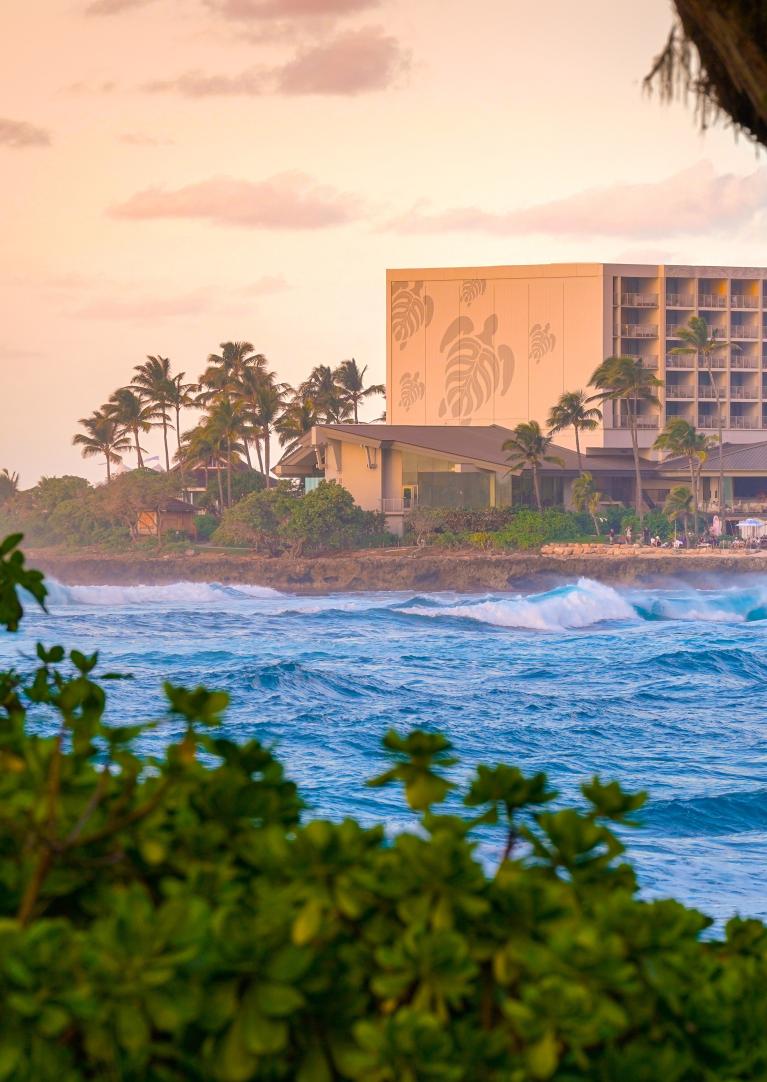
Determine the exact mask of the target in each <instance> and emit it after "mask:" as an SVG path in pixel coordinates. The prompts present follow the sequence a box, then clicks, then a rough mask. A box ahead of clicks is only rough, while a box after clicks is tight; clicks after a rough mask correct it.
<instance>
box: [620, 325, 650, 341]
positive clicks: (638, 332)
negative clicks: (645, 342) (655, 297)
mask: <svg viewBox="0 0 767 1082" xmlns="http://www.w3.org/2000/svg"><path fill="white" fill-rule="evenodd" d="M621 337H622V338H657V337H658V324H657V323H647V324H645V325H644V326H639V325H638V324H636V323H624V324H623V326H622V327H621Z"/></svg>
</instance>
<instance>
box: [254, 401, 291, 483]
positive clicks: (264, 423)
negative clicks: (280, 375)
mask: <svg viewBox="0 0 767 1082" xmlns="http://www.w3.org/2000/svg"><path fill="white" fill-rule="evenodd" d="M284 407H285V384H284V383H271V382H266V381H265V382H264V384H263V386H262V387H261V389H260V390H259V392H258V395H257V396H256V409H255V412H254V414H253V420H254V422H255V424H256V426H257V428H258V431H259V432H260V433H261V438H262V439H263V441H264V477H265V478H266V484H267V486H268V485H269V474H270V472H271V445H270V442H269V441H270V440H271V436H272V431H273V429H274V428H275V425H276V424H277V422H278V421H279V419H280V417H281V416H282V413H283V410H284Z"/></svg>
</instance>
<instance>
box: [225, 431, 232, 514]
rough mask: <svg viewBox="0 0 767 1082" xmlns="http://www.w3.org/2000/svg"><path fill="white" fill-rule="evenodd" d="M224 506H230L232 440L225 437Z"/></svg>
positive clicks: (229, 437)
mask: <svg viewBox="0 0 767 1082" xmlns="http://www.w3.org/2000/svg"><path fill="white" fill-rule="evenodd" d="M226 506H227V507H231V506H232V438H231V436H227V437H226Z"/></svg>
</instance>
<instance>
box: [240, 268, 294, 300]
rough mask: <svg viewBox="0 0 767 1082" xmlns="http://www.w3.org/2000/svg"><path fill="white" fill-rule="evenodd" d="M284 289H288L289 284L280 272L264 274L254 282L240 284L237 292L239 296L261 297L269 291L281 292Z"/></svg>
mask: <svg viewBox="0 0 767 1082" xmlns="http://www.w3.org/2000/svg"><path fill="white" fill-rule="evenodd" d="M286 289H290V284H289V283H288V281H287V279H286V278H284V277H283V276H282V275H281V274H264V275H263V276H262V277H261V278H257V279H256V281H255V282H250V283H249V284H248V285H244V286H240V287H239V289H237V293H238V294H239V295H240V296H241V297H263V296H265V295H266V294H269V293H283V292H284V291H285V290H286Z"/></svg>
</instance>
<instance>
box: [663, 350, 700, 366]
mask: <svg viewBox="0 0 767 1082" xmlns="http://www.w3.org/2000/svg"><path fill="white" fill-rule="evenodd" d="M694 367H695V357H694V356H693V355H691V354H684V353H678V354H677V355H676V356H674V354H673V353H671V354H667V356H666V368H694Z"/></svg>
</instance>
